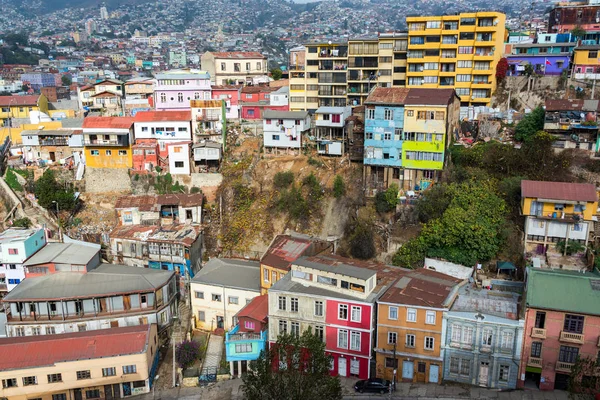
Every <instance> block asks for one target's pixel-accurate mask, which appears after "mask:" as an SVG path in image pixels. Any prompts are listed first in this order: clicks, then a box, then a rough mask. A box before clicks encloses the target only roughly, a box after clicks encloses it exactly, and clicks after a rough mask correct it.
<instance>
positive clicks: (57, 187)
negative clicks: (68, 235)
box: [34, 169, 75, 211]
mask: <svg viewBox="0 0 600 400" xmlns="http://www.w3.org/2000/svg"><path fill="white" fill-rule="evenodd" d="M34 193H35V197H36V198H37V200H38V203H39V205H40V206H42V207H44V208H45V209H49V210H54V209H55V207H56V204H55V203H57V204H58V209H59V210H65V211H70V210H72V209H73V208H74V207H75V191H74V190H73V187H72V186H71V185H70V184H64V185H62V184H59V183H58V182H57V181H56V177H55V176H54V171H52V170H51V169H47V170H46V171H45V172H44V174H43V175H42V176H41V177H40V178H39V179H38V180H37V181H35V183H34Z"/></svg>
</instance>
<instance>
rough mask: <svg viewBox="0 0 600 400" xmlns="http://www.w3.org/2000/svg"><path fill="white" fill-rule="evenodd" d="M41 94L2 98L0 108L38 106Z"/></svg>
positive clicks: (0, 97)
mask: <svg viewBox="0 0 600 400" xmlns="http://www.w3.org/2000/svg"><path fill="white" fill-rule="evenodd" d="M39 98H40V95H39V94H35V95H29V96H0V106H2V107H8V106H37V103H38V99H39Z"/></svg>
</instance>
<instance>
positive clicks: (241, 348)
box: [235, 343, 252, 353]
mask: <svg viewBox="0 0 600 400" xmlns="http://www.w3.org/2000/svg"><path fill="white" fill-rule="evenodd" d="M235 352H236V353H252V343H241V344H236V345H235Z"/></svg>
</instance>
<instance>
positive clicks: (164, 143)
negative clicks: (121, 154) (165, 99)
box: [133, 110, 192, 166]
mask: <svg viewBox="0 0 600 400" xmlns="http://www.w3.org/2000/svg"><path fill="white" fill-rule="evenodd" d="M191 120H192V115H191V112H190V111H189V110H187V111H176V110H169V111H139V112H138V113H136V114H135V117H134V124H133V131H134V134H135V143H136V145H139V144H142V143H144V144H158V156H159V157H158V159H159V162H161V163H160V164H155V165H161V166H166V165H168V161H167V158H168V156H169V152H168V149H167V147H168V145H169V144H174V143H179V142H186V141H191V140H192V124H191Z"/></svg>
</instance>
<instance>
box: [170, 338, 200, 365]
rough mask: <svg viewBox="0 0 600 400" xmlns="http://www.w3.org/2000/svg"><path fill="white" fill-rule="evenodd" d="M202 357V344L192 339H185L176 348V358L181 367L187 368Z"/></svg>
mask: <svg viewBox="0 0 600 400" xmlns="http://www.w3.org/2000/svg"><path fill="white" fill-rule="evenodd" d="M198 359H200V344H199V343H196V342H194V341H191V340H184V341H183V342H181V343H179V344H178V345H177V347H176V349H175V360H177V364H178V365H179V367H180V368H183V369H186V368H189V367H191V366H192V365H194V363H195V362H196V361H197V360H198Z"/></svg>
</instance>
